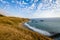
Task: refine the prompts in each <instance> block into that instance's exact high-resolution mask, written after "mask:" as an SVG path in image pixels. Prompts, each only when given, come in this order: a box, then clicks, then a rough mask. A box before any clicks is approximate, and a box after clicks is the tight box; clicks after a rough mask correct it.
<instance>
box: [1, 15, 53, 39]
mask: <svg viewBox="0 0 60 40" xmlns="http://www.w3.org/2000/svg"><path fill="white" fill-rule="evenodd" d="M28 21H29V19H27V18H18V17H8V16H4V15H0V40H53V39H51V38H49V37H46V36H44V35H42V34H39V33H37V32H33V31H32V30H30V29H28V28H27V27H26V26H24V23H25V22H28Z"/></svg>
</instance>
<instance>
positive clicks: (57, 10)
mask: <svg viewBox="0 0 60 40" xmlns="http://www.w3.org/2000/svg"><path fill="white" fill-rule="evenodd" d="M56 4H57V5H54V4H53V5H54V6H52V7H53V8H52V9H49V10H40V8H41V7H42V4H41V5H40V6H39V7H38V10H37V11H36V12H35V14H33V17H37V18H48V17H60V1H59V0H58V1H56Z"/></svg>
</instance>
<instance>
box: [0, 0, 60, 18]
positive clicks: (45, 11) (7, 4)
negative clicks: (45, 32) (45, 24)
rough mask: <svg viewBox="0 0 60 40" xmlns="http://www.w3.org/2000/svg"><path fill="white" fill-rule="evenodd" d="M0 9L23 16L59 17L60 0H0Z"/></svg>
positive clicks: (12, 14)
mask: <svg viewBox="0 0 60 40" xmlns="http://www.w3.org/2000/svg"><path fill="white" fill-rule="evenodd" d="M0 11H2V12H3V11H4V12H6V13H5V15H9V16H17V17H24V18H47V17H60V0H0Z"/></svg>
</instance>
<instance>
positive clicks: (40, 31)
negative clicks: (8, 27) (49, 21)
mask: <svg viewBox="0 0 60 40" xmlns="http://www.w3.org/2000/svg"><path fill="white" fill-rule="evenodd" d="M24 26H25V27H27V28H28V29H29V30H32V31H34V32H37V33H39V34H42V35H45V36H51V34H50V33H49V32H47V31H44V30H41V29H37V28H34V27H31V26H30V25H28V24H27V23H24Z"/></svg>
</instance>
